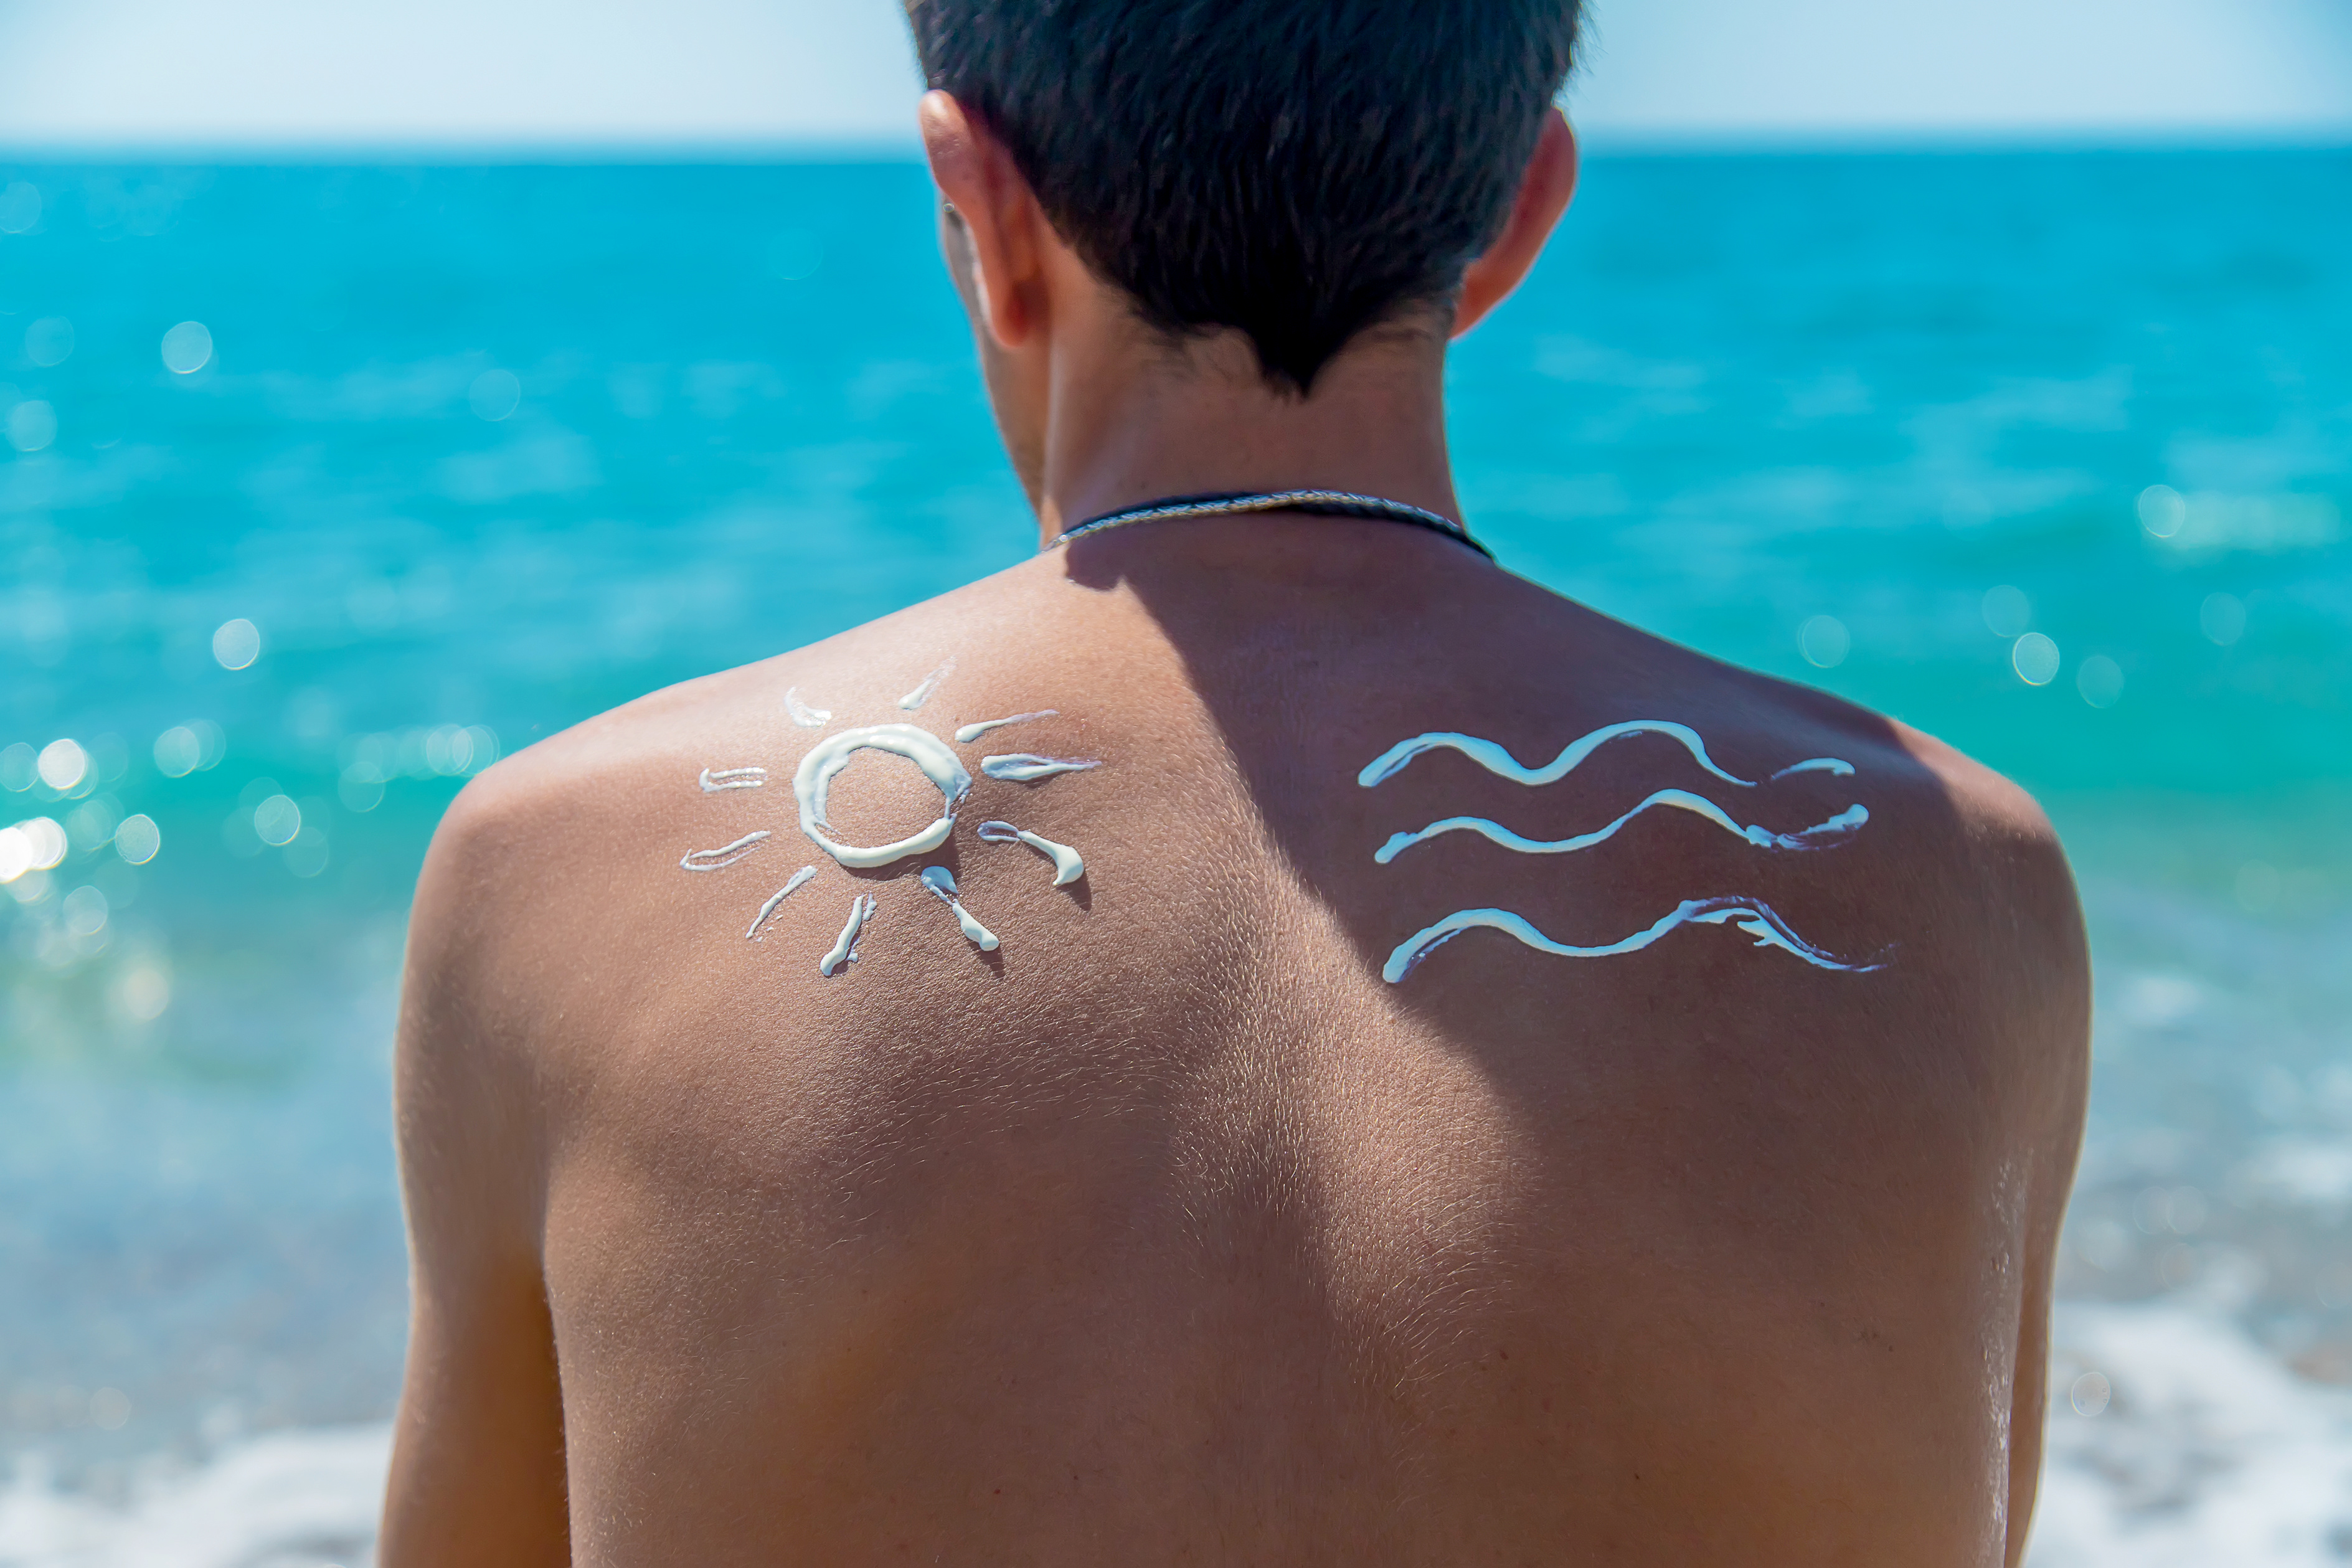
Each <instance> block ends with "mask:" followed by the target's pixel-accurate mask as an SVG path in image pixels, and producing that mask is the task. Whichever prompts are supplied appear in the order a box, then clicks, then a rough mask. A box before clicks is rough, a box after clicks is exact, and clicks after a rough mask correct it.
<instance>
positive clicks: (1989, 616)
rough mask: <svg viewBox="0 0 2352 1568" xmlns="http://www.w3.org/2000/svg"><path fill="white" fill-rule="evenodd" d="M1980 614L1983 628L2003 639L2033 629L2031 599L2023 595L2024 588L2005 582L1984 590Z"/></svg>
mask: <svg viewBox="0 0 2352 1568" xmlns="http://www.w3.org/2000/svg"><path fill="white" fill-rule="evenodd" d="M1981 614H1982V615H1983V616H1984V624H1985V629H1986V630H1987V631H1989V632H1990V633H1992V635H1993V636H1995V637H2000V638H2001V639H2002V640H2003V641H2006V640H2008V639H2009V638H2011V637H2023V636H2024V635H2025V634H2026V633H2027V632H2029V631H2031V630H2032V629H2033V601H2032V600H2031V599H2029V598H2027V597H2026V596H2025V590H2024V589H2022V588H2016V587H2011V585H2010V584H2007V583H2003V584H2001V585H2000V587H1998V588H1988V589H1986V590H1985V596H1984V604H1983V605H1982V607H1981Z"/></svg>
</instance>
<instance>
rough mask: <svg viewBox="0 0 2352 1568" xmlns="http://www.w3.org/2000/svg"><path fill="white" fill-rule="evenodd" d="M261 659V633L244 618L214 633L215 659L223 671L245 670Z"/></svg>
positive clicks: (225, 624) (228, 623) (223, 623)
mask: <svg viewBox="0 0 2352 1568" xmlns="http://www.w3.org/2000/svg"><path fill="white" fill-rule="evenodd" d="M260 657H261V632H260V629H259V628H258V627H257V626H254V624H253V623H252V622H251V621H248V620H247V619H245V618H244V617H243V616H238V617H237V618H236V620H233V621H223V622H222V623H221V626H220V629H219V630H218V631H216V632H215V633H213V658H215V659H217V660H218V661H219V662H220V667H221V668H223V669H243V668H247V666H248V665H250V664H252V663H253V661H254V660H255V659H257V658H260Z"/></svg>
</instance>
